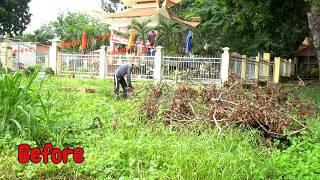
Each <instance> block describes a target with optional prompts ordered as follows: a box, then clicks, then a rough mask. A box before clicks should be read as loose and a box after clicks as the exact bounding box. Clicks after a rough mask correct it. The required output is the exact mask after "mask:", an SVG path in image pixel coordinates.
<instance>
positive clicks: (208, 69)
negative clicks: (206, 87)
mask: <svg viewBox="0 0 320 180" xmlns="http://www.w3.org/2000/svg"><path fill="white" fill-rule="evenodd" d="M220 64H221V57H219V56H215V57H214V56H212V57H210V56H208V57H183V56H180V57H179V56H164V58H163V62H162V77H163V79H164V80H174V81H183V80H189V81H199V82H204V83H206V82H213V81H219V80H220V70H221V65H220Z"/></svg>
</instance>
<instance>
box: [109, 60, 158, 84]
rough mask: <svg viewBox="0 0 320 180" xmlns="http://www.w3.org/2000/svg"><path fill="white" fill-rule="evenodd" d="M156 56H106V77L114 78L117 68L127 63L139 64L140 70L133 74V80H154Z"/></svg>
mask: <svg viewBox="0 0 320 180" xmlns="http://www.w3.org/2000/svg"><path fill="white" fill-rule="evenodd" d="M154 61H155V57H154V56H134V55H106V61H105V70H106V72H105V73H106V76H113V74H114V72H115V71H116V69H117V68H119V67H120V66H121V65H122V64H126V63H138V64H139V66H140V68H139V69H136V70H134V71H133V72H132V78H133V79H153V71H154Z"/></svg>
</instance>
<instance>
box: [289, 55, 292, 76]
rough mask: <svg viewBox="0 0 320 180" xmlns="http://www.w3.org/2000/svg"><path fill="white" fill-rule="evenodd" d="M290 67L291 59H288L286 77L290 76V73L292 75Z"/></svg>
mask: <svg viewBox="0 0 320 180" xmlns="http://www.w3.org/2000/svg"><path fill="white" fill-rule="evenodd" d="M291 69H292V60H291V59H289V61H288V77H291V75H292V72H291Z"/></svg>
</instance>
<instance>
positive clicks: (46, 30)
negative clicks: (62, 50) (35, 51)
mask: <svg viewBox="0 0 320 180" xmlns="http://www.w3.org/2000/svg"><path fill="white" fill-rule="evenodd" d="M54 37H55V32H54V28H53V27H52V26H50V25H43V26H41V27H40V28H39V29H37V30H35V31H34V32H33V34H24V35H22V36H17V38H18V39H21V40H22V41H26V42H28V41H33V42H39V43H40V44H43V45H49V44H50V42H49V40H51V39H53V38H54Z"/></svg>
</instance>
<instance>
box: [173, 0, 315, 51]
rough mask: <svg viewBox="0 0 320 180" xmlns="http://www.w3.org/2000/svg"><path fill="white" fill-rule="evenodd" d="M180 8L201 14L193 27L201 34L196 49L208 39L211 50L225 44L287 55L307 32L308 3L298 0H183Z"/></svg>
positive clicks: (187, 12) (240, 48) (233, 48)
mask: <svg viewBox="0 0 320 180" xmlns="http://www.w3.org/2000/svg"><path fill="white" fill-rule="evenodd" d="M316 1H318V0H316ZM180 8H181V9H184V11H183V12H184V13H180V14H181V15H183V16H184V17H186V18H189V17H192V16H200V17H201V18H202V24H201V25H199V26H198V27H197V28H195V29H194V31H195V33H194V34H200V35H201V36H198V37H199V38H200V39H199V40H200V44H196V45H194V46H197V47H198V50H201V49H202V50H203V48H202V47H203V46H204V45H205V44H206V43H208V44H209V47H211V50H214V48H217V47H224V46H228V47H231V48H232V50H234V51H239V52H240V53H243V54H248V55H256V54H257V53H258V52H259V51H269V52H273V55H282V56H285V55H287V56H289V55H291V54H292V53H293V52H294V50H295V48H296V47H297V46H298V45H299V44H300V43H301V42H302V40H303V39H304V38H305V37H306V36H308V34H309V29H308V21H307V11H308V10H309V9H310V6H309V3H308V2H305V1H301V0H288V1H278V0H261V1H257V0H186V1H183V3H182V5H181V7H180ZM178 9H179V8H178ZM180 12H181V11H180ZM194 39H195V38H194ZM209 49H210V48H209ZM209 51H210V50H209Z"/></svg>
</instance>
